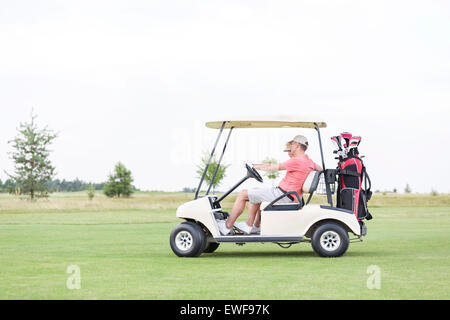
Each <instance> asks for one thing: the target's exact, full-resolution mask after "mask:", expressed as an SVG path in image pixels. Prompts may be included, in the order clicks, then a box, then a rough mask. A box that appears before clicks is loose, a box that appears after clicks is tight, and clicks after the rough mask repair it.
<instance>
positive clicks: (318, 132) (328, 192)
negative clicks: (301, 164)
mask: <svg viewBox="0 0 450 320" xmlns="http://www.w3.org/2000/svg"><path fill="white" fill-rule="evenodd" d="M314 127H315V129H316V131H317V135H318V136H319V146H320V156H321V157H322V168H323V175H324V177H325V176H326V175H325V159H324V157H323V149H322V138H321V137H320V130H319V125H318V124H317V123H316V122H314ZM325 189H326V191H327V202H328V204H329V205H330V206H331V207H332V206H333V198H332V197H331V188H330V185H329V184H328V183H327V182H326V179H325Z"/></svg>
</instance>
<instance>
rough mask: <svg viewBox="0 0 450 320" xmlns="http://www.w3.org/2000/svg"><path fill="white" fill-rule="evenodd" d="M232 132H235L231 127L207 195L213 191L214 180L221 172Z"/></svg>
mask: <svg viewBox="0 0 450 320" xmlns="http://www.w3.org/2000/svg"><path fill="white" fill-rule="evenodd" d="M231 131H233V127H231V129H230V132H229V133H228V137H227V140H226V141H225V144H224V146H223V150H222V154H221V155H220V159H219V162H218V163H217V166H216V170H214V175H213V177H212V180H211V183H210V184H209V187H208V191H206V195H208V194H209V191H210V190H211V187H212V185H213V183H214V179H216V175H217V171H219V167H220V163H221V162H222V158H223V155H224V154H225V150H226V149H227V144H228V140H230V136H231Z"/></svg>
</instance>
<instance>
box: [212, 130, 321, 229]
mask: <svg viewBox="0 0 450 320" xmlns="http://www.w3.org/2000/svg"><path fill="white" fill-rule="evenodd" d="M289 145H290V149H289V150H285V151H288V152H289V156H290V157H291V158H290V159H289V160H287V161H285V162H283V163H271V164H255V165H253V167H254V168H255V169H257V170H264V171H280V170H286V171H287V172H286V176H285V177H284V178H283V180H282V181H281V182H280V184H279V185H278V187H274V188H262V189H252V190H242V191H241V192H240V193H239V195H238V197H237V199H236V201H235V202H234V205H233V208H232V210H231V214H230V217H229V218H228V219H227V221H226V222H225V221H223V220H220V221H219V222H218V226H219V231H220V233H221V234H222V235H227V234H229V233H230V232H231V229H232V228H233V225H234V226H235V227H236V228H237V229H238V230H240V231H242V232H243V233H245V234H251V233H259V231H260V230H259V224H260V217H259V216H258V214H260V212H261V210H260V206H261V203H262V202H263V201H268V202H271V201H273V200H275V199H276V198H278V197H279V196H281V195H283V194H285V193H287V192H291V191H295V192H297V193H298V194H299V195H300V196H301V194H302V187H303V183H304V182H305V180H306V178H307V177H308V175H309V173H310V172H311V171H313V170H316V171H322V170H323V169H322V167H320V166H319V165H318V164H316V163H314V162H313V161H312V160H311V159H309V157H308V156H307V155H306V154H305V151H306V149H308V140H307V139H306V137H304V136H302V135H297V136H295V137H294V139H292V140H291V141H289ZM247 201H248V202H249V205H248V219H247V221H246V222H236V220H237V218H238V217H239V216H240V215H241V214H242V212H243V211H244V210H245V205H246V202H247ZM294 201H298V199H296V198H295V196H292V195H287V196H286V197H284V198H282V199H280V200H279V201H278V202H277V203H292V202H294ZM257 216H258V218H257V219H256V222H255V218H256V217H257ZM235 222H236V223H235ZM254 222H255V223H254Z"/></svg>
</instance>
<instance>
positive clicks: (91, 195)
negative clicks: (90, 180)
mask: <svg viewBox="0 0 450 320" xmlns="http://www.w3.org/2000/svg"><path fill="white" fill-rule="evenodd" d="M87 195H88V198H89V200H92V199H94V196H95V187H94V185H93V184H90V185H89V189H88V192H87Z"/></svg>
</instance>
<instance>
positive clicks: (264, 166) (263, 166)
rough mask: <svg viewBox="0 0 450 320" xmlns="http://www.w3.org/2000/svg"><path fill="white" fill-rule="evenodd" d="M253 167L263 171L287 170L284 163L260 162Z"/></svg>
mask: <svg viewBox="0 0 450 320" xmlns="http://www.w3.org/2000/svg"><path fill="white" fill-rule="evenodd" d="M253 168H255V169H257V170H263V171H280V170H286V168H285V166H284V165H283V164H282V163H260V164H254V165H253Z"/></svg>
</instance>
